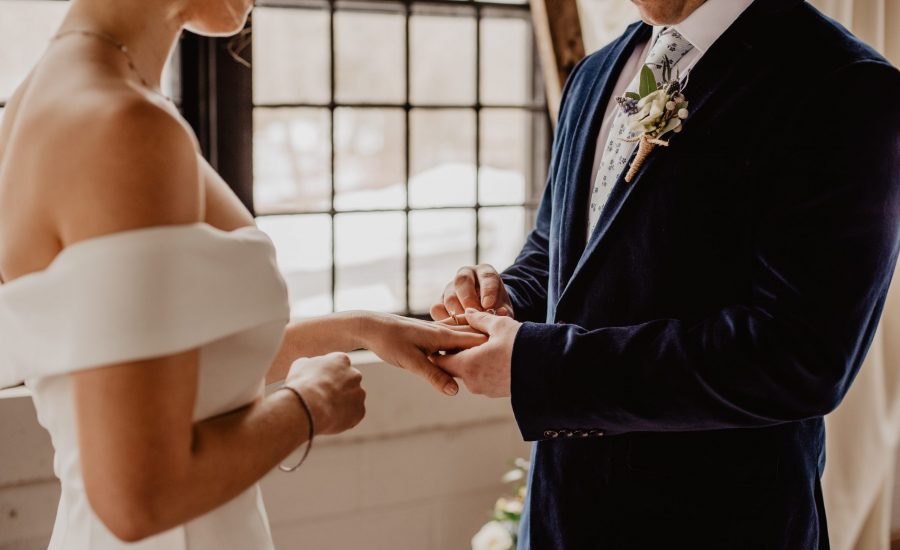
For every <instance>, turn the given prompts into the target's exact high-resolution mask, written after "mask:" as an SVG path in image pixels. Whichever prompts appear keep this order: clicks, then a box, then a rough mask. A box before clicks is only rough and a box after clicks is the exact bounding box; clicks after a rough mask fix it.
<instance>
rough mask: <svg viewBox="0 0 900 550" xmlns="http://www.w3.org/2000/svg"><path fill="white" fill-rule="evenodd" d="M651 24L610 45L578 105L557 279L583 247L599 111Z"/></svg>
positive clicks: (567, 272)
mask: <svg viewBox="0 0 900 550" xmlns="http://www.w3.org/2000/svg"><path fill="white" fill-rule="evenodd" d="M651 32H652V27H650V26H649V25H645V24H642V23H640V24H635V25H633V26H632V27H631V28H629V29H628V30H627V31H626V32H625V33H624V34H623V35H622V36H621V37H620V38H619V40H618V42H617V43H616V44H614V45H613V49H612V51H611V52H610V53H609V55H608V56H607V58H606V61H605V62H604V64H603V66H602V67H601V69H600V70H598V71H597V73H598V74H597V76H596V77H595V79H594V81H593V84H592V85H591V88H590V91H589V92H588V94H587V95H588V97H587V99H586V100H585V101H584V103H583V104H582V106H581V111H580V113H579V115H578V118H577V119H576V121H575V127H574V130H573V134H574V143H573V146H572V147H571V148H570V150H569V152H568V157H569V159H571V160H570V162H569V163H568V164H567V166H566V175H565V180H566V181H567V182H568V185H566V186H565V195H564V199H563V207H564V215H563V217H562V222H561V236H562V240H561V252H562V254H560V259H561V266H560V280H561V281H568V280H569V277H570V275H571V274H572V271H573V270H574V268H575V264H576V262H577V261H578V258H579V252H580V251H581V250H584V245H585V240H586V233H587V230H586V226H587V214H588V211H587V208H588V200H589V194H588V191H589V189H590V185H591V184H592V182H591V181H590V177H591V169H592V168H593V162H594V155H595V151H596V149H597V138H598V134H599V133H600V125H601V124H602V122H603V114H604V113H605V111H606V106H607V104H608V103H609V98H610V96H611V95H612V93H613V87H614V86H615V85H616V81H617V80H618V78H619V73H621V72H622V67H623V66H624V65H625V63H626V61H628V58H629V57H630V56H631V52H632V50H633V49H634V47H635V46H636V45H637V44H639V43H642V42H644V41H646V40H647V39H648V38H649V37H650V34H651Z"/></svg>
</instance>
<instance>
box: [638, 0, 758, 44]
mask: <svg viewBox="0 0 900 550" xmlns="http://www.w3.org/2000/svg"><path fill="white" fill-rule="evenodd" d="M752 3H753V0H706V2H704V3H703V4H701V5H700V7H699V8H697V9H696V10H694V12H693V13H691V14H690V15H689V16H688V17H687V19H685V20H684V21H682V22H681V23H678V24H677V25H674V26H673V28H674V29H675V30H676V31H678V32H679V33H681V36H683V37H685V38H686V39H687V40H688V42H690V43H691V44H692V45H693V46H694V48H696V49H697V50H698V51H699V52H700V53H701V54H704V53H706V51H707V50H709V48H711V47H712V45H713V44H714V43H715V41H716V40H718V39H719V37H720V36H722V34H723V33H724V32H725V31H726V30H728V27H730V26H731V24H732V23H734V22H735V20H737V18H738V17H740V15H741V14H742V13H744V10H746V9H747V8H748V7H749V6H750V4H752ZM662 29H663V27H653V38H652V39H651V43H652V42H653V41H655V40H656V37H657V36H659V33H660V32H661V31H662Z"/></svg>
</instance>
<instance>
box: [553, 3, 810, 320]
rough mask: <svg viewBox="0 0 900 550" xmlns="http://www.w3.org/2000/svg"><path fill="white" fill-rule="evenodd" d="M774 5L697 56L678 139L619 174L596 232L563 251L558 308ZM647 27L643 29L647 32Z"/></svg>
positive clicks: (749, 13)
mask: <svg viewBox="0 0 900 550" xmlns="http://www.w3.org/2000/svg"><path fill="white" fill-rule="evenodd" d="M784 1H785V3H786V4H795V3H797V2H796V0H794V1H791V0H784ZM775 4H776V0H757V1H756V2H754V4H753V5H751V6H750V7H749V8H747V10H746V11H745V12H744V13H743V14H742V15H741V16H740V17H739V18H738V20H737V21H735V23H734V24H733V25H732V26H731V27H730V28H729V29H728V30H727V31H726V32H725V33H723V34H722V36H721V37H720V38H719V40H718V41H717V42H716V43H715V44H714V45H713V47H712V48H710V50H709V51H707V52H706V53H705V54H704V55H703V57H702V58H701V59H700V60H699V61H698V62H697V64H696V65H695V66H694V68H693V69H692V70H691V73H690V77H689V81H688V84H687V87H686V88H685V95H686V96H687V98H688V101H689V102H690V106H689V109H690V111H691V116H690V118H688V121H687V123H686V124H685V126H684V131H682V132H681V133H680V134H670V135H669V136H667V138H669V139H668V141H669V146H668V147H666V148H663V147H657V149H656V150H655V151H653V152H652V153H651V154H650V157H649V158H648V159H647V160H646V161H645V162H644V165H643V167H642V168H641V170H640V171H639V172H638V173H637V174H636V176H635V178H634V179H633V180H632V181H631V183H626V182H625V180H624V173H623V174H622V175H621V176H620V177H619V180H618V181H617V182H616V184H615V186H614V187H613V190H612V192H611V193H610V196H609V199H608V201H607V203H606V206H605V207H604V211H603V213H602V214H601V216H600V220H599V221H598V223H597V227H596V228H595V229H594V232H593V233H592V234H591V236H590V239H589V240H588V243H587V246H586V247H584V248H581V247H579V248H570V249H569V253H568V255H569V256H572V257H577V258H578V262H577V264H576V265H575V268H574V269H573V270H572V272H571V277H570V278H569V279H568V284H567V285H566V287H565V289H564V290H563V291H562V292H561V293H560V298H559V301H558V302H557V303H558V304H561V303H562V302H563V300H565V299H566V296H567V295H569V294H571V292H570V290H571V289H572V287H573V286H574V285H575V283H576V282H577V280H578V279H579V278H580V277H582V276H585V274H586V273H587V270H586V266H587V265H588V264H589V262H590V260H591V259H592V258H593V257H594V256H595V255H596V253H597V251H598V250H599V249H600V248H602V246H603V244H604V242H605V240H606V238H607V237H608V235H609V231H610V228H611V227H612V225H613V223H614V222H615V220H616V218H617V217H618V215H619V213H620V212H621V211H622V209H623V207H624V206H625V204H626V202H627V200H628V198H629V197H630V196H631V194H632V193H633V192H634V190H635V189H637V188H638V186H647V185H650V184H652V183H653V179H652V178H650V177H649V176H648V174H652V173H653V170H654V168H655V166H656V165H657V163H658V162H659V159H661V158H664V157H665V155H669V154H674V153H675V152H676V151H677V149H678V145H679V144H680V143H681V141H682V140H684V138H685V136H687V135H689V134H690V133H691V132H692V131H697V128H698V127H702V124H703V114H704V112H705V111H706V109H707V108H708V107H709V103H710V100H712V99H715V98H716V96H717V93H718V92H719V90H720V88H721V86H722V84H723V83H724V82H726V81H728V80H729V78H730V77H732V76H734V72H735V70H736V68H738V67H741V66H742V64H743V61H744V60H746V59H747V56H748V54H749V53H750V52H751V51H752V49H753V47H752V44H751V42H750V41H749V40H747V36H748V34H747V31H748V30H749V29H751V28H752V27H753V26H754V24H755V23H756V22H757V21H758V20H759V18H760V16H762V15H764V14H771V13H772V12H773V11H775V10H773V6H774V5H775ZM647 28H648V29H649V27H647ZM629 51H630V50H629ZM616 74H618V73H616ZM598 95H599V94H598ZM603 96H604V97H603V98H602V99H604V101H603V103H602V105H604V106H605V105H606V102H607V101H608V93H604V94H603ZM592 126H593V125H592ZM591 131H592V132H594V133H595V134H596V133H597V132H598V131H599V130H596V129H594V128H592V129H591ZM593 142H594V143H596V136H594V141H593ZM589 158H590V161H591V162H592V161H593V155H589ZM633 159H634V153H633V154H632V157H631V159H629V165H630V163H631V161H632V160H633ZM698 160H699V159H698ZM579 187H580V186H579ZM579 193H582V194H583V195H584V200H586V199H587V195H586V193H587V189H579ZM569 202H570V203H571V202H575V201H569ZM586 215H587V211H586V209H585V212H584V214H583V215H581V216H572V217H571V218H570V219H572V220H574V221H575V223H578V225H577V226H576V227H575V228H572V229H570V231H571V230H574V231H575V232H576V233H577V232H579V231H580V233H581V234H582V235H584V233H585V229H584V227H585V224H586V223H587V222H586ZM583 242H584V239H583V237H582V239H581V241H579V240H578V238H577V235H572V236H571V237H570V239H569V244H568V245H567V246H570V247H572V246H577V245H578V244H581V243H583ZM578 250H583V253H582V254H581V255H580V257H579V256H578V254H577V252H576V251H578Z"/></svg>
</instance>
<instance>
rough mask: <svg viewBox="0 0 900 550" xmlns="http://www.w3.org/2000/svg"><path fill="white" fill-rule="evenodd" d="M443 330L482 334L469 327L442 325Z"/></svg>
mask: <svg viewBox="0 0 900 550" xmlns="http://www.w3.org/2000/svg"><path fill="white" fill-rule="evenodd" d="M441 328H446V329H449V330H452V331H453V332H464V333H466V334H482V333H481V332H479V331H477V330H475V329H474V328H472V327H470V326H469V325H442V326H441Z"/></svg>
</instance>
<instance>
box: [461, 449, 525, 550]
mask: <svg viewBox="0 0 900 550" xmlns="http://www.w3.org/2000/svg"><path fill="white" fill-rule="evenodd" d="M513 465H514V468H513V469H512V470H510V471H508V472H506V474H504V475H503V478H502V481H503V483H508V484H511V485H513V486H514V487H515V491H514V495H513V496H509V497H501V498H499V499H497V503H496V504H495V505H494V512H493V516H492V518H493V519H491V521H489V522H487V523H486V524H485V525H484V526H483V527H482V528H481V530H480V531H478V533H476V534H475V536H474V537H472V550H515V548H516V540H517V538H518V533H519V522H521V520H522V512H523V511H524V510H525V493H526V492H527V491H528V482H527V480H528V471H529V469H530V468H531V464H529V462H528V461H527V460H525V459H523V458H517V459H516V460H515V461H514V462H513Z"/></svg>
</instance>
